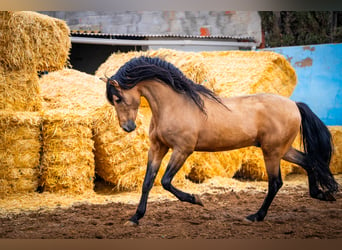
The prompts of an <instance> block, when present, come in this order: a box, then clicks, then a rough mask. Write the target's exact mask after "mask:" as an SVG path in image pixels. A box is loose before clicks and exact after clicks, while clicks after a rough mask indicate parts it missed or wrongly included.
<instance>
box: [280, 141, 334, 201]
mask: <svg viewBox="0 0 342 250" xmlns="http://www.w3.org/2000/svg"><path fill="white" fill-rule="evenodd" d="M283 159H284V160H285V161H288V162H292V163H294V164H297V165H299V166H301V167H302V168H304V169H305V171H306V172H307V174H308V180H309V192H310V196H311V197H312V198H315V199H319V200H324V201H334V200H335V198H334V197H333V196H332V195H331V194H330V193H329V192H323V191H322V190H320V189H319V187H318V182H317V178H316V176H315V173H314V171H313V169H312V167H311V166H310V164H308V163H307V162H309V161H308V160H307V159H306V155H305V154H304V153H302V152H300V151H298V150H296V149H294V148H292V147H291V148H290V149H289V151H287V153H286V154H285V155H284V157H283Z"/></svg>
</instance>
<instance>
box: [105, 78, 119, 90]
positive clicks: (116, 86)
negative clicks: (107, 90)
mask: <svg viewBox="0 0 342 250" xmlns="http://www.w3.org/2000/svg"><path fill="white" fill-rule="evenodd" d="M108 81H109V83H110V84H111V85H113V86H114V87H115V88H116V89H119V88H120V85H119V83H118V82H117V81H116V80H110V79H108Z"/></svg>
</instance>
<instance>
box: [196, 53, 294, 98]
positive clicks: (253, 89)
mask: <svg viewBox="0 0 342 250" xmlns="http://www.w3.org/2000/svg"><path fill="white" fill-rule="evenodd" d="M200 54H201V55H202V56H203V57H204V61H205V63H206V65H207V66H208V77H207V79H208V81H207V82H206V83H205V85H206V86H207V87H208V88H210V89H212V90H213V91H214V92H215V93H217V94H218V95H220V96H223V97H230V96H236V95H243V94H255V93H274V94H279V95H282V96H287V97H289V96H290V95H291V94H292V92H293V90H294V88H295V86H296V84H297V77H296V72H295V70H294V69H293V67H292V66H291V64H290V63H289V62H288V61H287V60H286V59H285V57H284V56H282V55H280V54H277V53H274V52H269V51H223V52H201V53H200Z"/></svg>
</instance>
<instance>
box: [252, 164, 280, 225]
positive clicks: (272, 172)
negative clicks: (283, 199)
mask: <svg viewBox="0 0 342 250" xmlns="http://www.w3.org/2000/svg"><path fill="white" fill-rule="evenodd" d="M265 164H266V169H267V174H268V193H267V195H266V197H265V199H264V202H263V204H262V206H261V208H260V209H259V210H258V212H256V213H255V214H251V215H249V216H247V220H249V221H262V220H264V218H265V216H266V214H267V211H268V208H269V207H270V205H271V203H272V201H273V199H274V197H275V196H276V194H277V192H278V190H279V189H280V188H281V186H282V185H283V181H282V179H281V174H280V159H267V158H266V159H265Z"/></svg>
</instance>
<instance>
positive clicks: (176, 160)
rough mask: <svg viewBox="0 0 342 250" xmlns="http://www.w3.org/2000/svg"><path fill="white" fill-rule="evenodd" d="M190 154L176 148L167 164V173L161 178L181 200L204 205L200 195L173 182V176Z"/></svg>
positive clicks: (166, 186)
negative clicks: (190, 192) (183, 189)
mask: <svg viewBox="0 0 342 250" xmlns="http://www.w3.org/2000/svg"><path fill="white" fill-rule="evenodd" d="M189 155H190V154H187V153H184V152H180V151H178V150H174V151H173V153H172V155H171V159H170V161H169V163H168V165H167V168H166V171H165V174H164V176H163V178H162V180H161V183H162V185H163V187H164V188H165V189H166V190H168V191H170V192H171V193H172V194H173V195H175V196H176V197H177V198H178V199H179V200H180V201H186V202H190V203H192V204H198V205H201V206H203V203H202V201H201V200H200V198H199V196H198V195H193V194H188V193H185V192H183V191H181V190H179V189H177V188H175V187H174V186H173V185H172V184H171V182H172V179H173V177H174V176H175V175H176V173H177V172H178V170H179V169H180V168H181V167H182V166H183V164H184V162H185V160H186V159H187V158H188V156H189Z"/></svg>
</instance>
